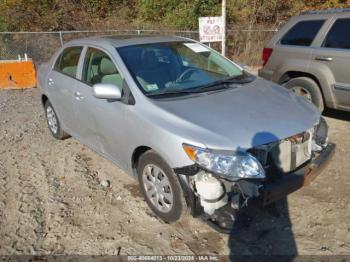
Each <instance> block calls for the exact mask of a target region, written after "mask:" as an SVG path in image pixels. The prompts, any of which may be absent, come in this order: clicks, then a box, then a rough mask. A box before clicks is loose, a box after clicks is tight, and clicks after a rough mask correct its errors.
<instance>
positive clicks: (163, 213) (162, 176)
mask: <svg viewBox="0 0 350 262" xmlns="http://www.w3.org/2000/svg"><path fill="white" fill-rule="evenodd" d="M157 168H158V169H159V170H158V169H157ZM158 171H159V172H158ZM137 174H138V180H139V185H140V190H141V192H142V194H143V196H144V198H145V200H146V202H147V204H148V206H149V207H150V209H151V210H152V211H153V212H154V213H155V214H156V215H157V216H158V217H159V218H161V219H162V220H164V221H165V222H167V223H171V222H175V221H178V220H182V219H183V218H184V217H185V216H186V214H187V212H188V208H187V204H186V201H185V197H184V192H183V190H182V188H181V185H180V181H179V180H178V178H177V176H176V174H175V173H174V171H173V169H172V168H171V167H170V166H169V165H168V164H167V163H166V162H165V161H164V160H163V159H162V158H161V157H160V156H159V155H158V154H157V153H156V152H155V151H153V150H149V151H147V152H145V153H144V154H143V155H141V157H140V159H139V161H138V164H137ZM155 181H157V182H155ZM162 182H163V184H161V183H162ZM156 183H159V184H157V185H156ZM152 188H153V189H152ZM158 192H159V193H158ZM152 193H153V194H152ZM151 194H152V195H153V196H154V197H151ZM169 194H171V195H172V198H171V197H169ZM157 199H159V200H158V205H157V204H156V203H157Z"/></svg>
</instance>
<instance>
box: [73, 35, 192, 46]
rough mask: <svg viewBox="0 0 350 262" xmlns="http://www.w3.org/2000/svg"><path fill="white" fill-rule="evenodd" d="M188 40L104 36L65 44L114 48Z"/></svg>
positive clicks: (165, 37)
mask: <svg viewBox="0 0 350 262" xmlns="http://www.w3.org/2000/svg"><path fill="white" fill-rule="evenodd" d="M184 40H185V41H186V40H189V39H188V38H184V37H179V36H149V35H106V36H95V37H87V38H79V39H75V40H72V41H69V42H68V43H67V44H69V45H71V44H80V45H81V44H87V45H88V44H90V45H101V44H109V45H113V46H115V47H122V46H130V45H140V44H151V43H164V42H180V41H184Z"/></svg>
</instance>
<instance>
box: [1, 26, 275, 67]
mask: <svg viewBox="0 0 350 262" xmlns="http://www.w3.org/2000/svg"><path fill="white" fill-rule="evenodd" d="M275 31H276V30H261V29H257V30H251V29H250V30H241V29H237V30H228V32H227V38H226V39H227V44H226V45H227V51H226V55H227V56H228V57H229V58H230V59H232V60H235V61H237V62H239V63H242V64H245V65H249V66H256V65H260V63H261V52H262V49H263V47H264V46H265V45H266V43H267V41H268V40H269V39H271V37H272V36H273V34H274V33H275ZM141 34H142V35H144V34H146V35H177V36H182V37H188V38H192V39H196V40H198V38H199V35H198V31H159V30H105V31H60V32H0V60H12V59H18V58H19V56H20V57H21V58H23V57H24V55H25V54H27V56H28V57H29V58H32V59H33V61H34V62H35V64H36V65H38V64H40V63H42V62H44V61H47V60H48V59H49V58H50V57H51V56H52V54H53V53H54V52H55V50H57V49H58V48H59V47H61V46H62V45H63V44H64V43H65V42H67V41H69V40H72V39H76V38H81V37H89V36H108V35H141ZM211 47H213V48H215V49H217V50H218V51H219V50H220V47H221V44H220V43H212V44H211Z"/></svg>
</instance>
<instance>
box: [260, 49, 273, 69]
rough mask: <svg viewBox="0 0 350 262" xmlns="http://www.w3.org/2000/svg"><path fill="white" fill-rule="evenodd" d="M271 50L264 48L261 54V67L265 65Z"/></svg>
mask: <svg viewBox="0 0 350 262" xmlns="http://www.w3.org/2000/svg"><path fill="white" fill-rule="evenodd" d="M272 51H273V49H272V48H267V47H265V48H264V50H263V53H262V60H263V66H264V65H266V64H267V62H268V61H269V58H270V56H271V54H272Z"/></svg>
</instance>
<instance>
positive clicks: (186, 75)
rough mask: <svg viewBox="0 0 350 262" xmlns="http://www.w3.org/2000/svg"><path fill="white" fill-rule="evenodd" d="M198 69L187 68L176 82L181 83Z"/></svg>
mask: <svg viewBox="0 0 350 262" xmlns="http://www.w3.org/2000/svg"><path fill="white" fill-rule="evenodd" d="M196 71H198V69H197V68H188V69H186V70H185V71H184V72H183V73H182V74H181V75H180V76H179V77H178V78H176V80H175V83H180V82H183V81H185V80H187V79H189V78H190V76H191V75H193V73H195V72H196ZM185 77H186V78H185Z"/></svg>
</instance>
